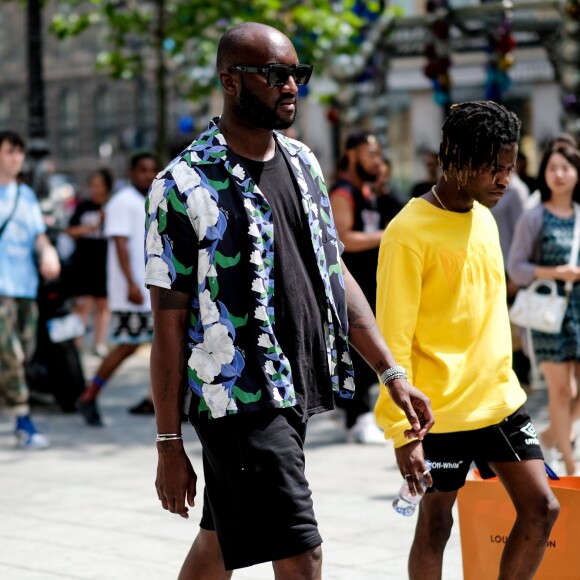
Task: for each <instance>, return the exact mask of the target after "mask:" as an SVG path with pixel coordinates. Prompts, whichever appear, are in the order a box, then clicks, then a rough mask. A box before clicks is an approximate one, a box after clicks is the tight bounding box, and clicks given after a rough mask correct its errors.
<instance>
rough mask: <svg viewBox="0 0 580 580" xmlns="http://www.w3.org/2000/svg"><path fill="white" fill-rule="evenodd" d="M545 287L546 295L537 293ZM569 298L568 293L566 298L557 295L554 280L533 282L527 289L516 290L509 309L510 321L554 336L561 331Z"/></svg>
mask: <svg viewBox="0 0 580 580" xmlns="http://www.w3.org/2000/svg"><path fill="white" fill-rule="evenodd" d="M546 287H547V288H548V289H549V291H550V292H549V293H548V294H540V293H538V290H539V289H540V288H546ZM569 297H570V296H569V293H568V292H566V296H560V295H559V294H558V286H557V284H556V281H555V280H544V279H538V280H534V281H533V282H532V283H531V284H530V285H529V286H528V287H527V288H524V289H522V290H518V293H517V294H516V299H515V300H514V303H513V304H512V306H511V308H510V320H511V321H512V322H513V323H514V324H517V325H518V326H522V327H523V328H531V329H533V330H540V331H541V332H547V333H549V334H556V333H558V332H560V331H561V329H562V322H563V321H564V315H565V314H566V309H567V308H568V301H569Z"/></svg>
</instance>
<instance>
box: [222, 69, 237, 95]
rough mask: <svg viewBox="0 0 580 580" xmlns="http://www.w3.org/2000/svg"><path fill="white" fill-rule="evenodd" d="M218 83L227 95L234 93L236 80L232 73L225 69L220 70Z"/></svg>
mask: <svg viewBox="0 0 580 580" xmlns="http://www.w3.org/2000/svg"><path fill="white" fill-rule="evenodd" d="M220 83H221V84H222V87H223V89H224V91H225V92H226V93H228V94H229V95H235V94H236V92H237V90H238V80H237V79H236V78H235V77H234V75H233V74H232V73H231V72H229V71H227V70H222V71H221V72H220Z"/></svg>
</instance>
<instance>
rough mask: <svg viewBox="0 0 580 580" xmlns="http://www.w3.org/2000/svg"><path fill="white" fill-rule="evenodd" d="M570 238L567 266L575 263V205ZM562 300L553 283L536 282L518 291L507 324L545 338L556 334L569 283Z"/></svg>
mask: <svg viewBox="0 0 580 580" xmlns="http://www.w3.org/2000/svg"><path fill="white" fill-rule="evenodd" d="M574 213H575V216H576V219H575V221H574V238H573V240H572V248H571V251H570V262H569V263H570V265H575V264H577V263H578V250H579V248H580V209H579V208H578V207H577V206H576V205H575V206H574ZM540 288H544V289H545V288H547V289H548V290H549V292H548V293H539V292H538V290H539V289H540ZM564 289H565V296H560V295H559V294H558V286H557V284H556V281H555V280H546V279H542V278H539V279H537V280H534V281H533V282H532V283H531V284H530V285H529V286H528V287H527V288H523V289H521V290H518V293H517V294H516V298H515V300H514V303H513V304H512V306H511V308H510V310H509V317H510V320H511V321H512V322H513V323H514V324H517V325H518V326H521V327H523V328H529V329H532V330H539V331H541V332H546V333H548V334H557V333H558V332H560V331H561V330H562V322H563V321H564V315H565V314H566V309H567V308H568V303H569V301H570V293H571V292H572V282H566V284H565V286H564Z"/></svg>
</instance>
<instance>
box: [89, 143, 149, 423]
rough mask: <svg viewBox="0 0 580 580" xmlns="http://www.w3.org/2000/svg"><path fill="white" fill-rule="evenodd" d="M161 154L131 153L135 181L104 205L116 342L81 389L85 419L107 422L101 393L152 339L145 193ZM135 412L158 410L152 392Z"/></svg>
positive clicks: (131, 168) (108, 288) (131, 181)
mask: <svg viewBox="0 0 580 580" xmlns="http://www.w3.org/2000/svg"><path fill="white" fill-rule="evenodd" d="M158 169H159V168H158V163H157V159H156V158H155V156H154V155H152V154H151V153H147V152H142V153H137V154H135V155H133V156H132V157H131V160H130V167H129V180H130V184H129V185H127V186H126V187H124V188H122V189H120V190H119V191H118V192H116V193H115V194H114V195H113V197H111V199H110V201H109V202H108V203H107V204H106V205H105V226H104V228H105V236H106V237H107V238H108V251H107V295H108V299H109V307H110V309H111V323H112V330H111V340H112V342H113V343H114V344H115V345H116V346H115V347H114V348H113V349H112V350H111V352H109V354H107V356H106V357H105V358H104V359H103V360H102V362H101V365H100V366H99V368H98V369H97V371H96V373H95V375H94V376H93V378H92V379H91V380H90V381H89V382H88V384H87V387H86V388H85V390H84V391H83V393H82V394H81V397H80V399H79V403H78V408H79V411H80V412H81V414H82V415H83V417H84V419H85V421H86V423H87V424H88V425H91V426H93V427H100V426H102V425H103V421H102V418H101V413H100V411H99V408H98V406H97V397H98V396H99V395H100V393H101V392H102V390H103V387H104V386H105V384H106V382H107V381H108V380H109V379H110V378H111V376H112V375H113V373H114V372H115V371H116V370H117V368H118V367H119V366H120V365H121V364H122V363H123V362H124V361H125V360H126V359H127V358H129V357H130V356H132V355H133V354H134V353H135V352H136V351H137V349H138V348H139V347H140V346H141V345H142V344H144V343H146V342H149V341H150V340H151V336H152V332H153V318H152V314H151V303H150V300H149V294H148V293H147V292H146V291H145V290H144V280H145V266H144V261H143V223H144V221H145V197H146V195H147V191H148V190H149V186H150V185H151V182H152V181H153V179H154V177H155V175H156V174H157V171H158ZM129 412H130V413H132V414H139V415H143V414H149V415H150V414H153V412H154V407H153V401H152V399H151V395H150V394H148V395H147V396H146V397H145V398H144V399H143V400H142V401H140V402H139V403H138V404H137V405H135V406H133V407H131V408H130V409H129Z"/></svg>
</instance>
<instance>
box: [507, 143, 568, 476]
mask: <svg viewBox="0 0 580 580" xmlns="http://www.w3.org/2000/svg"><path fill="white" fill-rule="evenodd" d="M579 176H580V152H579V151H578V150H577V149H575V148H574V147H571V146H570V145H559V146H557V147H556V148H554V149H552V150H548V151H546V152H545V153H544V156H543V158H542V161H541V163H540V168H539V172H538V188H539V191H540V194H541V200H542V201H541V203H540V204H539V205H537V206H536V207H534V208H532V209H530V210H528V211H527V212H526V213H525V214H524V215H523V216H521V218H520V220H519V221H518V223H517V226H516V231H515V234H514V239H513V242H512V245H511V248H510V254H509V260H508V271H509V274H510V277H511V278H512V280H514V282H515V283H516V284H518V285H519V286H529V285H530V284H531V283H532V282H533V281H534V280H535V279H536V278H547V279H551V280H556V281H557V283H558V293H559V294H561V295H564V293H565V288H564V284H565V282H567V281H569V282H573V286H572V290H571V292H570V301H569V303H568V308H567V309H566V314H565V316H564V322H563V324H562V329H561V331H560V332H558V333H556V334H548V333H545V332H540V331H536V330H532V331H531V345H528V348H532V349H533V355H534V359H535V362H536V364H539V366H540V370H541V371H542V375H543V376H544V379H545V380H546V383H547V385H548V413H549V416H550V425H549V427H548V428H547V429H546V430H545V431H544V432H543V433H541V435H540V441H541V442H542V444H543V445H544V448H545V449H550V448H552V447H554V446H557V447H558V449H559V451H560V453H561V454H562V458H563V460H564V465H565V469H566V474H567V475H578V471H577V466H576V461H575V459H574V453H573V449H572V443H573V441H574V429H573V421H574V419H576V418H578V417H579V416H580V399H579V398H578V394H577V386H576V376H578V373H579V372H580V284H578V283H577V282H578V281H579V280H580V267H579V263H580V261H579V260H578V257H576V260H575V264H574V265H570V264H569V260H570V257H571V256H570V252H571V249H572V239H573V237H574V236H573V232H574V224H575V221H576V218H575V212H574V206H575V205H577V202H576V203H575V201H574V200H578V201H580V182H579Z"/></svg>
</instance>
